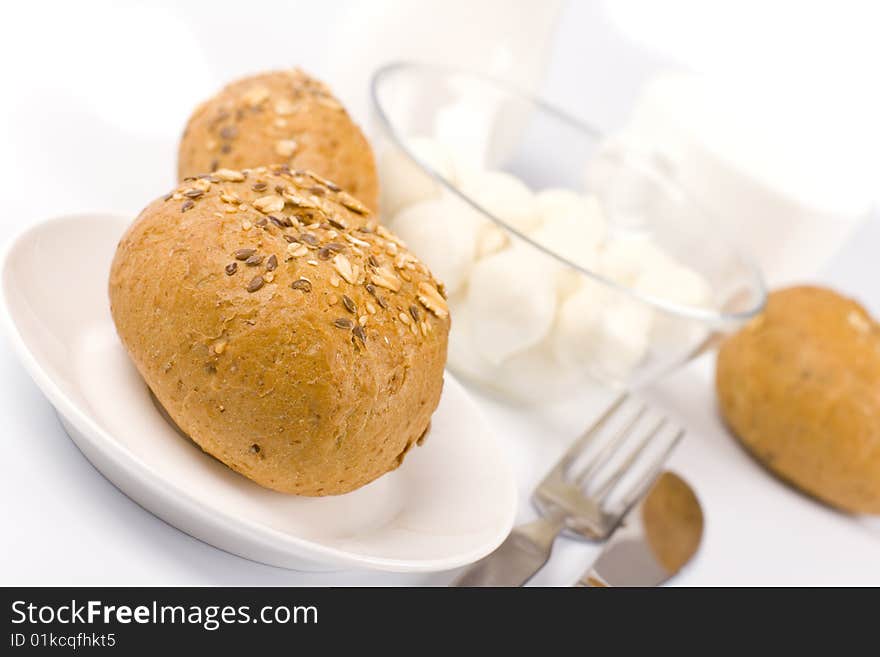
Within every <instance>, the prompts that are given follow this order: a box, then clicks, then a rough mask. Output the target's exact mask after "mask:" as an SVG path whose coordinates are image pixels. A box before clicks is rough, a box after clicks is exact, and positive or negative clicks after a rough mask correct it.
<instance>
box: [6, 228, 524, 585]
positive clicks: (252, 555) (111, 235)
mask: <svg viewBox="0 0 880 657" xmlns="http://www.w3.org/2000/svg"><path fill="white" fill-rule="evenodd" d="M127 224H128V219H126V218H122V217H115V216H110V215H80V216H71V217H62V218H59V219H54V220H50V221H46V222H44V223H41V224H39V225H36V226H34V227H32V228H29V229H28V230H26V231H24V232H23V233H21V234H20V235H19V236H18V237H17V238H16V239H15V240H13V241H12V242H11V243H10V245H9V247H8V249H7V251H6V253H5V254H4V258H3V263H2V266H3V268H2V286H0V288H2V305H3V308H4V311H5V312H4V316H5V318H6V322H7V324H8V327H7V328H8V329H9V334H10V338H11V343H12V345H13V347H14V348H15V350H16V351H17V353H18V356H19V358H20V359H21V360H22V362H23V363H24V365H25V367H26V368H27V370H28V372H29V373H30V375H31V376H32V377H33V379H34V381H35V382H36V383H37V385H38V386H39V387H40V388H41V390H42V391H43V393H44V394H45V395H46V397H48V399H49V401H50V402H51V403H52V404H53V405H54V406H55V409H56V410H57V412H58V415H59V417H60V418H61V422H62V424H63V425H64V427H65V429H66V430H67V432H68V434H69V435H70V437H71V438H72V439H73V440H74V442H75V443H76V444H77V446H78V447H79V448H80V450H82V452H83V453H84V454H85V456H86V457H87V458H88V459H89V460H90V461H91V462H92V463H93V464H94V465H95V467H97V468H98V470H100V471H101V472H102V473H103V474H104V475H105V476H106V477H107V478H108V479H109V480H110V481H112V482H113V483H114V484H115V485H116V486H117V487H118V488H119V489H120V490H122V491H123V492H125V493H126V494H127V495H128V496H129V497H131V498H132V499H134V500H135V501H136V502H138V503H139V504H140V505H141V506H143V507H144V508H146V509H148V510H149V511H151V512H152V513H154V514H156V515H157V516H159V517H160V518H162V519H164V520H166V521H167V522H169V523H171V524H172V525H174V526H176V527H178V528H179V529H181V530H183V531H185V532H187V533H188V534H191V535H192V536H195V537H197V538H199V539H201V540H203V541H205V542H207V543H210V544H212V545H215V546H217V547H219V548H221V549H224V550H227V551H229V552H233V553H235V554H238V555H241V556H243V557H247V558H249V559H253V560H255V561H260V562H263V563H268V564H272V565H276V566H281V567H286V568H295V569H303V570H329V569H338V568H345V567H363V568H372V569H380V570H390V571H400V572H404V571H410V572H413V571H435V570H445V569H451V568H455V567H458V566H461V565H464V564H467V563H470V562H472V561H475V560H476V559H479V558H480V557H482V556H484V555H485V554H487V553H489V552H490V551H492V550H493V549H494V548H495V547H496V546H497V545H498V544H499V543H500V542H501V540H502V539H503V538H504V537H505V536H506V535H507V533H508V532H509V531H510V528H511V525H512V523H513V519H514V515H515V512H516V504H517V496H516V486H515V482H514V479H513V475H512V471H511V469H510V467H509V465H508V463H507V460H506V458H505V455H504V454H503V453H502V452H501V449H500V446H499V444H498V443H496V441H495V439H494V437H493V435H492V432H491V430H490V429H489V427H488V426H487V424H486V422H485V420H484V419H483V418H482V416H481V415H480V413H479V411H478V409H477V408H476V406H475V405H474V403H473V402H472V401H471V400H470V398H469V397H468V396H467V394H466V393H465V391H464V390H463V389H462V387H461V386H460V384H459V383H458V382H457V381H455V379H453V378H452V377H451V376H450V375H449V374H448V373H447V374H446V384H445V387H444V392H443V398H442V400H441V402H440V407H439V408H438V410H437V412H436V413H435V415H434V419H433V423H432V430H431V435H430V436H429V438H428V440H427V441H426V442H425V444H424V445H423V446H422V447H420V448H418V449H415V450H413V451H412V452H411V453H410V454H409V455H408V456H407V458H406V461H405V463H404V465H403V466H402V467H401V468H399V469H398V470H397V471H395V472H393V473H391V474H389V475H386V476H384V477H382V478H380V479H378V480H377V481H375V482H373V483H372V484H370V485H368V486H365V487H363V488H361V489H359V490H357V491H354V492H353V493H349V494H347V495H342V496H338V497H325V498H300V497H294V496H289V495H284V494H280V493H275V492H273V491H269V490H266V489H263V488H260V487H259V486H257V485H256V484H254V483H252V482H250V481H249V480H247V479H245V478H244V477H242V476H240V475H238V474H236V473H234V472H233V471H231V470H229V469H228V468H227V467H226V466H224V465H222V464H221V463H220V462H219V461H216V460H214V459H213V458H211V457H210V456H208V455H207V454H205V453H204V452H202V451H201V450H200V449H198V447H196V446H195V445H194V444H192V443H190V442H188V441H187V440H185V439H183V438H182V437H181V436H180V435H179V434H178V433H177V431H176V429H175V428H174V427H173V426H172V425H170V424H169V423H168V422H166V420H165V419H164V418H163V416H162V414H161V413H160V412H159V411H158V410H157V408H156V407H155V406H154V404H153V403H152V400H151V397H150V394H149V391H148V389H147V387H146V385H145V384H144V383H143V381H142V380H141V378H140V376H139V375H138V373H137V371H136V370H135V368H134V366H133V365H132V364H131V362H130V361H129V359H128V356H127V354H126V353H125V351H124V350H123V348H122V345H121V344H120V342H119V340H118V338H117V337H116V331H115V329H114V326H113V322H112V319H111V317H110V309H109V304H108V301H107V292H106V289H107V275H108V271H109V266H110V261H111V259H112V257H113V253H114V251H115V248H116V243H117V241H118V240H119V237H120V236H121V235H122V232H123V230H124V229H125V227H126V225H127Z"/></svg>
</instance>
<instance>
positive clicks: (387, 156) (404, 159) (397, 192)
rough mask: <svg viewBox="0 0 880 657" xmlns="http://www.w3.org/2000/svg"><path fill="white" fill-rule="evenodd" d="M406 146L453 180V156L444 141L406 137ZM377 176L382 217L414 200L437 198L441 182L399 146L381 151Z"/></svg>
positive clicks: (410, 203) (419, 157)
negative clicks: (380, 184)
mask: <svg viewBox="0 0 880 657" xmlns="http://www.w3.org/2000/svg"><path fill="white" fill-rule="evenodd" d="M407 146H408V147H409V149H410V150H411V151H412V153H413V154H414V155H415V156H416V157H417V158H418V159H419V160H420V161H422V162H424V163H425V164H426V165H427V166H429V167H430V168H432V169H433V170H434V171H436V172H437V173H438V174H439V175H440V176H442V177H443V178H446V179H447V180H448V181H450V182H451V183H453V184H455V169H454V166H453V158H452V155H451V153H450V152H449V150H448V149H447V148H446V147H445V146H443V144H441V143H439V142H437V141H434V140H432V139H428V138H427V137H415V138H413V139H410V140H408V141H407ZM379 180H380V181H381V183H382V190H381V199H380V203H381V207H382V216H384V217H393V216H394V215H395V214H397V213H398V212H399V211H400V210H401V209H403V208H405V207H407V206H409V205H412V204H413V203H417V202H419V201H423V200H425V199H429V198H436V197H437V196H439V195H440V191H441V186H440V184H439V183H438V182H437V181H436V180H434V179H433V178H432V177H431V176H429V175H428V174H427V173H425V172H424V171H423V170H422V169H421V167H419V165H418V164H416V163H415V162H413V161H412V160H411V159H410V158H409V156H408V155H407V154H406V153H404V152H403V151H401V150H400V149H398V148H390V149H388V150H386V151H385V152H384V153H383V154H382V157H381V158H380V160H379Z"/></svg>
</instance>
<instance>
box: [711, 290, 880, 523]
mask: <svg viewBox="0 0 880 657" xmlns="http://www.w3.org/2000/svg"><path fill="white" fill-rule="evenodd" d="M716 385H717V390H718V400H719V405H720V408H721V413H722V414H723V416H724V419H725V420H726V421H727V423H728V425H729V426H730V428H731V429H733V431H734V433H735V434H736V435H737V437H738V438H739V439H740V441H741V442H742V443H743V445H745V446H746V447H747V448H748V449H749V451H750V452H751V453H752V454H754V455H755V457H757V458H758V459H759V460H760V461H761V462H763V463H764V465H766V466H767V468H769V469H770V470H771V471H773V472H774V473H776V474H777V475H779V476H780V477H782V478H783V479H785V480H786V481H789V482H791V483H792V484H794V485H795V486H797V487H798V488H800V489H801V490H803V491H806V492H807V493H809V494H810V495H813V496H815V497H817V498H819V499H820V500H823V501H824V502H826V503H828V504H830V505H832V506H835V507H837V508H840V509H843V510H846V511H850V512H853V513H874V514H877V513H880V325H878V324H877V322H875V321H874V320H873V319H872V318H871V317H870V315H868V313H867V311H866V310H865V309H864V308H863V307H862V306H861V305H860V304H859V303H857V302H856V301H854V300H852V299H848V298H847V297H845V296H843V295H840V294H838V293H837V292H835V291H833V290H829V289H827V288H821V287H812V286H799V287H791V288H787V289H783V290H777V291H776V292H773V293H772V294H771V295H770V297H769V299H768V301H767V307H766V309H765V310H764V312H763V313H762V314H761V315H759V316H757V317H756V318H755V319H753V320H752V321H751V322H750V323H749V324H747V325H746V326H745V327H743V328H742V329H741V330H740V331H739V332H738V333H736V334H735V335H733V336H731V337H729V338H728V339H727V340H726V341H725V342H724V343H723V345H722V346H721V350H720V351H719V353H718V365H717V372H716Z"/></svg>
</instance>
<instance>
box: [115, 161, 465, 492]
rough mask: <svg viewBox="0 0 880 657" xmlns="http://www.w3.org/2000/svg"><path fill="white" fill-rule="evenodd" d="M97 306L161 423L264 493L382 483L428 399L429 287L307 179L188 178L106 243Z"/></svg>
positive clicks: (391, 247)
mask: <svg viewBox="0 0 880 657" xmlns="http://www.w3.org/2000/svg"><path fill="white" fill-rule="evenodd" d="M110 306H111V311H112V314H113V319H114V321H115V323H116V328H117V330H118V332H119V336H120V338H121V339H122V343H123V344H124V345H125V348H126V349H127V350H128V352H129V354H130V355H131V358H132V360H133V361H134V363H135V365H136V366H137V368H138V370H139V371H140V373H141V375H142V376H143V378H144V380H145V381H146V383H147V385H148V386H149V387H150V388H151V389H152V391H153V393H154V394H155V396H156V398H157V399H158V400H159V402H160V403H161V404H162V405H163V406H164V408H165V409H166V410H167V412H168V414H169V415H170V417H171V418H173V419H174V421H175V422H176V423H177V424H178V425H179V426H180V428H181V429H182V430H183V431H184V432H185V433H186V434H188V435H189V436H190V437H192V439H193V440H194V441H195V442H196V443H197V444H198V445H200V446H201V448H202V449H204V450H205V451H206V452H208V453H209V454H211V455H213V456H215V457H216V458H218V459H219V460H221V461H222V462H223V463H225V464H227V465H228V466H229V467H230V468H232V469H233V470H236V471H238V472H240V473H241V474H243V475H245V476H247V477H249V478H251V479H253V480H254V481H255V482H257V483H258V484H260V485H262V486H266V487H268V488H272V489H274V490H277V491H283V492H287V493H295V494H299V495H332V494H339V493H345V492H348V491H351V490H354V489H355V488H358V487H359V486H363V485H364V484H366V483H368V482H370V481H372V480H373V479H376V478H377V477H379V476H381V475H382V474H384V473H386V472H388V471H389V470H393V469H394V468H396V467H397V466H398V465H400V463H401V462H402V461H403V458H404V455H405V454H406V453H407V451H408V450H409V449H410V448H411V447H412V446H413V445H415V444H417V443H418V442H420V441H421V439H422V437H423V436H424V435H425V432H426V430H427V428H428V425H429V422H430V418H431V414H432V413H433V411H434V410H435V409H436V407H437V404H438V401H439V399H440V391H441V387H442V382H443V367H444V363H445V360H446V343H447V336H448V332H449V323H450V320H449V314H448V310H447V306H446V301H445V299H444V293H443V288H442V285H440V284H439V283H438V282H437V281H436V280H435V279H434V278H433V277H432V276H431V274H430V272H429V271H428V269H427V268H426V267H425V266H424V265H423V264H422V263H421V262H419V261H418V260H417V259H416V258H415V257H414V256H413V255H412V254H410V253H409V251H407V250H406V248H405V247H404V245H403V244H402V243H401V242H400V240H398V238H397V237H395V236H394V235H393V234H391V233H390V232H388V231H387V230H386V229H385V228H383V227H382V226H377V225H376V223H375V221H374V220H373V219H372V218H371V216H370V215H369V213H368V211H367V209H366V208H365V207H364V206H363V205H361V204H360V202H358V201H357V200H355V199H354V198H353V197H352V196H350V195H349V194H347V193H346V192H344V191H339V188H338V187H337V186H336V185H334V184H333V183H331V182H329V181H326V180H324V179H323V178H321V177H319V176H317V175H315V174H311V173H307V172H303V171H294V172H290V170H289V169H287V168H286V167H271V168H258V169H252V170H250V171H248V170H244V171H234V170H227V169H219V170H217V171H215V172H214V173H213V174H211V175H207V176H201V177H199V178H197V179H190V180H187V181H185V182H184V183H183V184H182V185H181V186H180V187H179V188H178V189H177V190H175V191H174V192H173V193H171V194H169V195H167V196H165V197H164V198H160V199H158V200H156V201H154V202H153V203H151V204H150V205H149V206H147V208H146V209H145V210H144V211H143V212H141V214H140V216H139V217H138V218H137V220H136V221H135V222H134V224H133V225H132V226H131V228H130V229H129V230H128V232H127V233H126V234H125V236H124V237H123V239H122V241H121V242H120V243H119V247H118V250H117V252H116V256H115V259H114V261H113V265H112V269H111V274H110Z"/></svg>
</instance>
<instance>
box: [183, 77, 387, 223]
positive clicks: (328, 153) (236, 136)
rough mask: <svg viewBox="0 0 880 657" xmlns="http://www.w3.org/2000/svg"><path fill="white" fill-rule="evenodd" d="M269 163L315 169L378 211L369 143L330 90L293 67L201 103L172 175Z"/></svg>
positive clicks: (243, 83)
mask: <svg viewBox="0 0 880 657" xmlns="http://www.w3.org/2000/svg"><path fill="white" fill-rule="evenodd" d="M270 164H287V165H289V166H291V167H293V168H298V169H309V170H311V171H314V172H315V173H317V174H319V175H321V176H324V177H326V178H329V179H331V180H333V181H334V182H336V183H337V184H339V185H340V186H341V187H342V188H343V189H344V190H346V191H347V192H349V193H350V194H352V195H354V196H355V197H357V198H358V199H360V200H361V201H363V202H364V203H365V204H366V205H367V207H369V208H370V209H372V210H375V209H376V208H377V203H378V201H377V197H378V193H379V185H378V180H377V177H376V166H375V163H374V160H373V151H372V149H371V148H370V144H369V143H368V142H367V139H366V138H365V137H364V135H363V133H362V132H361V131H360V129H359V128H358V126H357V125H355V123H354V122H353V121H352V119H351V117H350V116H349V115H348V112H347V111H346V110H345V108H344V107H343V106H342V104H341V103H340V102H339V101H338V100H337V99H336V98H335V97H334V96H333V94H332V93H331V92H330V89H329V88H328V87H327V86H326V85H325V84H323V83H322V82H320V81H318V80H316V79H315V78H312V77H310V76H308V75H306V74H305V73H303V72H302V71H301V70H299V69H293V70H287V71H273V72H269V73H262V74H258V75H253V76H250V77H246V78H242V79H240V80H236V81H235V82H232V83H231V84H229V85H227V86H226V87H224V88H223V89H222V90H221V91H220V92H219V93H218V94H217V95H216V96H214V97H213V98H211V99H209V100H207V101H205V102H204V103H202V104H201V105H199V107H197V108H196V110H195V112H193V114H192V116H191V117H190V119H189V122H188V123H187V126H186V129H185V130H184V133H183V137H182V138H181V141H180V150H179V153H178V178H179V179H180V180H182V179H183V178H185V177H187V176H197V175H200V174H203V173H210V172H211V171H214V170H216V169H222V168H227V169H235V170H238V169H242V168H246V167H256V166H263V165H270Z"/></svg>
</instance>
